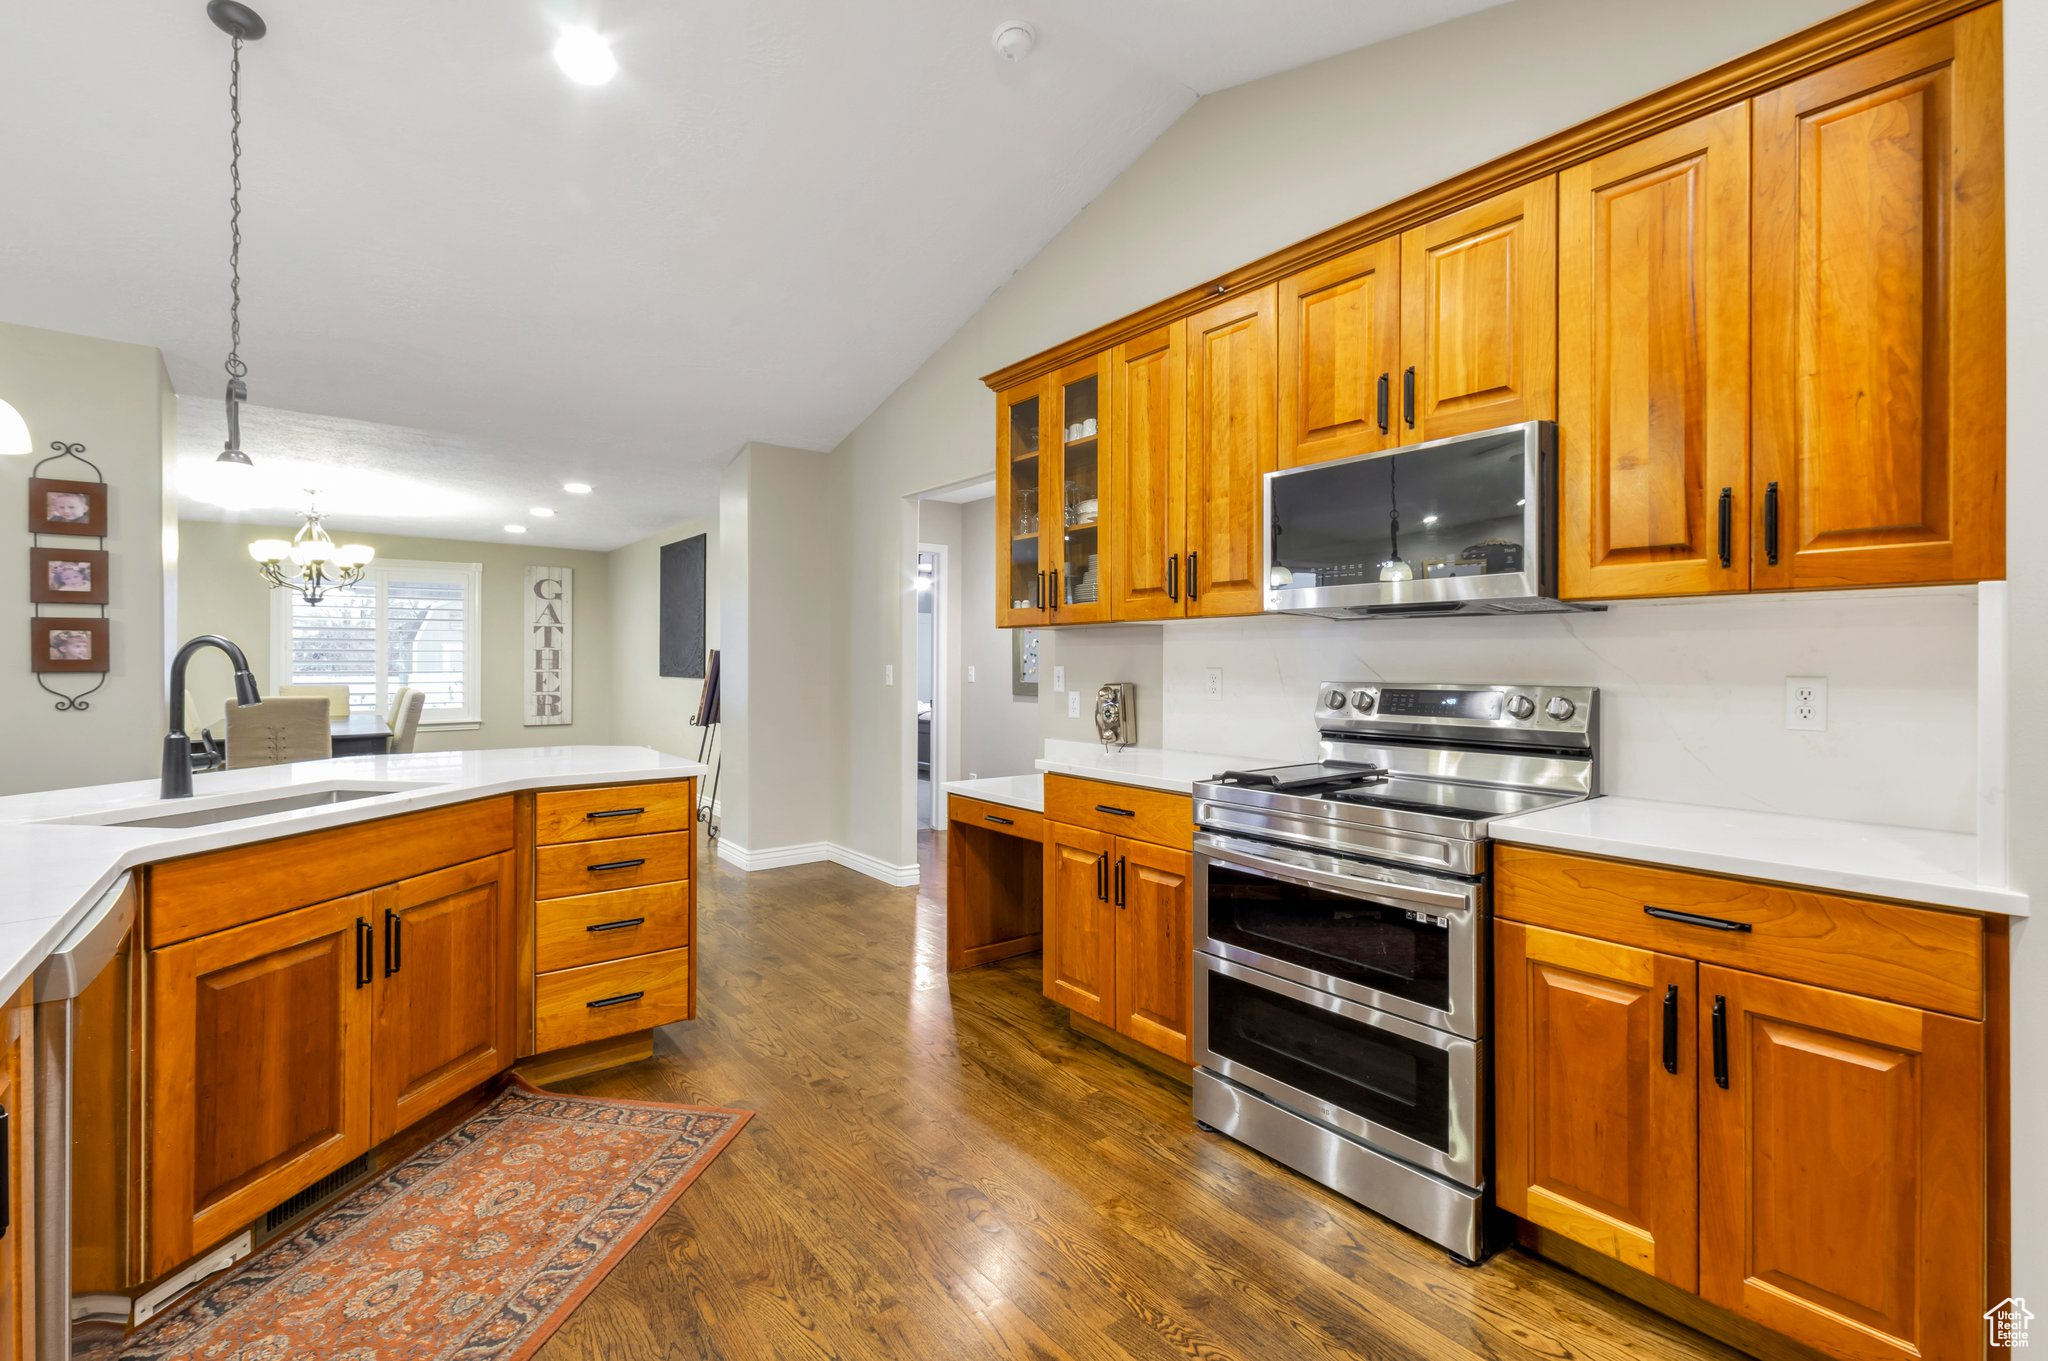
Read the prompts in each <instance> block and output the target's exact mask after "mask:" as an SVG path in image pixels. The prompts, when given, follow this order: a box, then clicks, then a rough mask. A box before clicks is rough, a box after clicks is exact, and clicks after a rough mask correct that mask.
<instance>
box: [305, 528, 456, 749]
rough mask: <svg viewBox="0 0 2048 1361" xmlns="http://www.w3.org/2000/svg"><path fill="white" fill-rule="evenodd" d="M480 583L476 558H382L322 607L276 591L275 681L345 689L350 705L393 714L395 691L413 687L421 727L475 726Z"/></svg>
mask: <svg viewBox="0 0 2048 1361" xmlns="http://www.w3.org/2000/svg"><path fill="white" fill-rule="evenodd" d="M482 585H483V567H482V565H481V564H479V563H473V562H466V563H465V562H384V561H378V562H374V563H372V564H371V565H370V570H369V571H368V572H367V573H365V574H364V576H363V579H362V580H361V581H359V582H357V583H356V584H355V585H353V586H350V587H348V588H347V589H346V590H338V591H329V592H328V593H327V595H326V597H325V598H324V599H323V600H321V602H320V603H319V604H318V605H308V604H307V603H306V599H305V597H304V596H302V595H299V594H298V593H297V592H296V591H285V590H280V591H276V592H274V593H273V594H272V597H271V616H270V618H271V648H270V656H271V672H272V677H271V679H272V681H273V684H274V686H283V685H346V686H347V687H348V702H349V709H350V710H351V711H352V712H355V713H375V714H382V713H388V712H389V711H390V707H391V700H392V698H393V696H395V695H396V694H397V693H398V692H399V690H400V689H402V688H404V687H406V686H411V687H413V688H414V689H416V690H424V691H425V692H426V695H427V705H426V709H425V710H424V711H423V712H422V713H421V715H420V722H421V723H423V724H459V723H476V722H478V721H480V719H481V716H482V715H481V696H480V695H479V694H478V687H479V683H480V682H479V677H478V675H477V615H478V612H479V608H480V607H479V604H478V598H479V596H480V595H481V593H482Z"/></svg>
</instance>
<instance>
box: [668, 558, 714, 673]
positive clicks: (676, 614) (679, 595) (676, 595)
mask: <svg viewBox="0 0 2048 1361" xmlns="http://www.w3.org/2000/svg"><path fill="white" fill-rule="evenodd" d="M704 550H705V539H704V536H703V535H702V534H699V535H696V536H695V537H694V538H688V539H680V540H678V541H676V542H675V543H665V544H663V545H662V546H661V674H662V675H664V676H684V677H688V678H690V679H693V680H702V679H703V678H704Z"/></svg>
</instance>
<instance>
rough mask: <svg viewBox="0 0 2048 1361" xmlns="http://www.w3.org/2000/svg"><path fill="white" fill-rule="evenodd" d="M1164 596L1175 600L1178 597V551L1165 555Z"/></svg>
mask: <svg viewBox="0 0 2048 1361" xmlns="http://www.w3.org/2000/svg"><path fill="white" fill-rule="evenodd" d="M1166 598H1167V599H1168V600H1175V601H1177V600H1179V599H1180V555H1179V554H1178V553H1168V554H1167V555H1166Z"/></svg>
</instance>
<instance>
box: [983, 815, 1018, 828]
mask: <svg viewBox="0 0 2048 1361" xmlns="http://www.w3.org/2000/svg"><path fill="white" fill-rule="evenodd" d="M981 820H982V821H983V822H993V823H994V824H995V825H996V826H998V827H1015V826H1016V825H1017V820H1016V819H1015V818H999V817H997V816H996V815H995V814H994V813H983V814H982V815H981Z"/></svg>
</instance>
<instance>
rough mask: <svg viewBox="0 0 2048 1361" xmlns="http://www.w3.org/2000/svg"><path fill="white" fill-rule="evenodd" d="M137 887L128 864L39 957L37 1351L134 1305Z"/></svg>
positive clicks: (61, 1358)
mask: <svg viewBox="0 0 2048 1361" xmlns="http://www.w3.org/2000/svg"><path fill="white" fill-rule="evenodd" d="M136 898H137V893H136V887H135V883H134V880H133V879H132V877H131V876H129V875H125V874H124V875H122V876H121V877H120V878H119V879H118V880H116V881H115V883H114V885H113V887H111V888H109V889H108V890H107V891H106V893H104V894H103V895H101V897H100V899H99V901H98V902H96V903H94V904H93V906H92V910H91V911H89V912H87V913H86V914H85V916H84V917H83V918H82V919H81V920H80V921H79V923H78V924H77V925H76V926H74V927H72V928H71V930H70V931H68V932H66V933H65V935H64V938H63V939H62V940H61V941H59V942H58V943H57V948H56V949H55V950H54V951H52V952H51V954H50V957H49V958H48V959H45V960H44V961H43V963H42V964H41V966H40V967H38V968H37V969H36V974H35V1007H36V1018H35V1019H36V1027H35V1030H36V1038H35V1083H36V1091H35V1102H36V1131H35V1157H36V1164H35V1180H36V1185H35V1214H36V1283H35V1291H36V1299H35V1311H36V1352H37V1357H36V1361H71V1358H72V1354H73V1353H72V1325H73V1322H74V1321H81V1322H82V1321H85V1320H99V1319H105V1320H107V1321H109V1322H118V1323H125V1322H126V1320H127V1316H128V1308H129V1298H128V1295H127V1290H126V1287H127V1283H128V1281H129V1279H130V1275H131V1273H130V1271H129V1268H130V1266H131V1265H132V1263H131V1262H130V1260H129V1253H130V1252H131V1250H132V1249H131V1243H132V1241H133V1238H132V1233H131V1229H132V1227H133V1226H132V1222H131V1219H130V1205H129V1196H130V1187H131V1186H132V1182H131V1180H130V1177H129V1169H130V1167H131V1165H132V1164H131V1159H130V1156H129V1154H130V1149H129V1140H130V1139H131V1138H132V1137H133V1131H134V1123H133V1119H132V1114H133V1112H132V1109H131V1105H130V1102H131V1100H132V1096H131V1092H132V1085H131V1076H132V1073H133V1071H134V1070H133V1068H132V1066H131V1060H132V1058H133V1054H132V1048H131V1046H132V1041H131V1039H130V1036H131V1035H132V1034H133V1033H134V1026H133V1024H132V1022H133V1018H134V1015H135V1007H136V1006H137V999H136V998H135V997H134V996H133V995H132V990H133V970H132V968H131V967H130V966H131V965H132V963H133V960H132V958H131V955H130V951H131V950H133V948H134V943H133V942H134V928H135V907H136Z"/></svg>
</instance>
